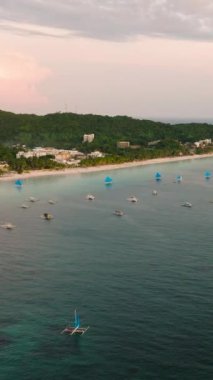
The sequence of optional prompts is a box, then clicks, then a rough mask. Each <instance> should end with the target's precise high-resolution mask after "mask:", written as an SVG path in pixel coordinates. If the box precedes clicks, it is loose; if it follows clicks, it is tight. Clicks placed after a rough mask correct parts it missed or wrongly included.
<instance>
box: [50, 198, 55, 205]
mask: <svg viewBox="0 0 213 380" xmlns="http://www.w3.org/2000/svg"><path fill="white" fill-rule="evenodd" d="M48 203H49V204H50V205H55V204H56V201H54V200H53V199H49V200H48Z"/></svg>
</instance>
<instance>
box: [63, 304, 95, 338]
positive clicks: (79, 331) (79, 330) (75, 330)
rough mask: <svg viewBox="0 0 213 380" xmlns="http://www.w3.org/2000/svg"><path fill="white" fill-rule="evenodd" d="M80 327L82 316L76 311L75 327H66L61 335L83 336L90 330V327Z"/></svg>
mask: <svg viewBox="0 0 213 380" xmlns="http://www.w3.org/2000/svg"><path fill="white" fill-rule="evenodd" d="M80 325H81V323H80V316H79V314H77V311H76V310H75V314H74V323H73V326H67V327H65V329H64V330H63V331H61V334H68V335H83V334H85V332H86V331H87V330H88V329H89V326H87V327H81V326H80Z"/></svg>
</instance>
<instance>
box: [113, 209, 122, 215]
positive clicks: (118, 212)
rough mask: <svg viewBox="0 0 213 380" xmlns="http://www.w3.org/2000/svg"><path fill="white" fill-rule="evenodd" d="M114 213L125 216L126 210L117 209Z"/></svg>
mask: <svg viewBox="0 0 213 380" xmlns="http://www.w3.org/2000/svg"><path fill="white" fill-rule="evenodd" d="M113 214H114V215H117V216H123V215H124V212H123V211H122V210H115V211H114V212H113Z"/></svg>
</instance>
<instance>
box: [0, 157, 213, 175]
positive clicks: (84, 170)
mask: <svg viewBox="0 0 213 380" xmlns="http://www.w3.org/2000/svg"><path fill="white" fill-rule="evenodd" d="M211 157H213V153H206V154H195V155H191V156H178V157H164V158H155V159H150V160H143V161H132V162H126V163H123V164H114V165H101V166H91V167H88V168H82V167H77V168H68V169H62V170H32V171H30V172H24V173H22V174H18V173H15V172H10V173H7V174H5V175H2V176H0V181H13V180H17V179H27V178H35V177H45V176H58V175H75V174H84V173H92V172H99V171H112V170H116V169H125V168H132V167H136V166H145V165H155V164H162V163H167V162H177V161H185V160H194V159H202V158H211Z"/></svg>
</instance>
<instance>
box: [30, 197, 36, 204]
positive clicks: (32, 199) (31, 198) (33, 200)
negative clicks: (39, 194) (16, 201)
mask: <svg viewBox="0 0 213 380" xmlns="http://www.w3.org/2000/svg"><path fill="white" fill-rule="evenodd" d="M37 201H38V199H36V198H34V197H30V198H29V202H32V203H33V202H37Z"/></svg>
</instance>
